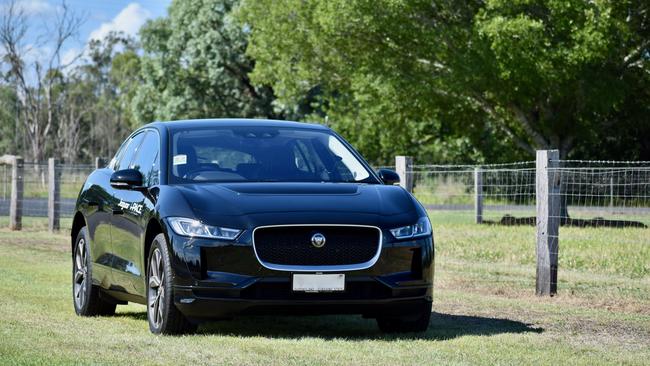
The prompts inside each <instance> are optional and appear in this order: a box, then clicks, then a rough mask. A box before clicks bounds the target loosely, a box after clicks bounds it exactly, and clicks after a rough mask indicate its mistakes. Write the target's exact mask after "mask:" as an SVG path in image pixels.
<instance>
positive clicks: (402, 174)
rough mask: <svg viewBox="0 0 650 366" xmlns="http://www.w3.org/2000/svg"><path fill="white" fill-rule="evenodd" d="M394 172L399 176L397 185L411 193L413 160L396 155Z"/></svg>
mask: <svg viewBox="0 0 650 366" xmlns="http://www.w3.org/2000/svg"><path fill="white" fill-rule="evenodd" d="M395 171H396V172H397V175H399V185H400V186H402V187H403V188H404V189H406V190H407V191H409V192H413V173H412V171H413V158H412V157H410V156H402V155H398V156H396V157H395Z"/></svg>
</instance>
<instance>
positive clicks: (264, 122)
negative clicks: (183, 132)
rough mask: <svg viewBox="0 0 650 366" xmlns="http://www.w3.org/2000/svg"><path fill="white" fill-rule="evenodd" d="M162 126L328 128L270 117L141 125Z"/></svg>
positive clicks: (190, 120)
mask: <svg viewBox="0 0 650 366" xmlns="http://www.w3.org/2000/svg"><path fill="white" fill-rule="evenodd" d="M157 126H159V127H164V128H168V129H172V130H173V129H177V128H183V129H186V128H201V127H239V126H255V127H292V128H306V129H316V130H327V129H328V128H327V127H326V126H323V125H319V124H316V123H303V122H291V121H281V120H272V119H253V118H215V119H188V120H178V121H166V122H152V123H149V124H148V125H146V126H143V127H157Z"/></svg>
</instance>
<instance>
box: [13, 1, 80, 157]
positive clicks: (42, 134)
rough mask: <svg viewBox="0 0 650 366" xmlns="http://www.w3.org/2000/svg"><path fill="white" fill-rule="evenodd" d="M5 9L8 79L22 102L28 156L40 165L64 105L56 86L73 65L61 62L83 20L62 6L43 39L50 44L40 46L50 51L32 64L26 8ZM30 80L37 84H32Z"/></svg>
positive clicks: (70, 62) (64, 5) (14, 4)
mask: <svg viewBox="0 0 650 366" xmlns="http://www.w3.org/2000/svg"><path fill="white" fill-rule="evenodd" d="M3 10H4V11H3V14H2V16H1V19H0V45H1V46H2V50H3V57H2V59H3V62H4V63H6V64H7V65H8V67H9V71H8V75H7V77H8V78H9V79H10V80H11V83H12V84H13V86H14V87H15V89H16V94H17V95H18V98H19V100H20V104H21V106H20V110H21V119H22V123H23V127H24V131H25V134H26V137H27V144H28V147H29V157H30V158H31V160H32V161H34V162H41V161H43V160H44V159H45V151H46V148H47V141H48V137H49V136H50V133H51V132H52V130H53V129H54V128H55V125H56V116H57V110H58V109H59V108H60V106H61V103H62V99H61V97H62V95H63V93H61V92H57V90H56V86H57V85H60V82H61V78H62V77H63V74H64V72H65V70H66V69H67V68H69V67H70V65H71V64H72V61H69V60H68V62H63V61H62V56H61V52H62V49H63V47H64V45H65V44H66V43H67V42H68V41H69V40H70V39H71V38H72V37H73V36H74V35H75V34H76V33H77V31H78V29H79V27H80V26H81V24H82V23H83V19H82V18H80V17H78V16H76V15H75V14H74V13H73V12H71V11H70V10H69V8H68V7H67V6H66V4H65V3H63V4H62V5H61V6H60V8H59V10H57V12H56V14H55V15H54V17H53V21H52V26H53V28H52V29H50V30H49V32H48V34H47V35H45V36H44V37H43V39H46V40H49V42H48V43H46V44H41V45H40V46H45V45H47V46H49V47H50V48H51V52H49V55H46V56H44V57H39V58H37V59H36V60H34V61H33V62H31V63H30V62H28V61H27V54H28V53H29V51H30V49H29V47H28V46H27V45H26V44H25V42H26V41H25V36H26V35H27V34H28V32H29V31H30V28H29V22H28V18H27V16H26V14H25V12H24V9H23V8H22V7H20V6H19V5H18V4H17V2H16V0H10V1H9V2H8V3H7V4H6V5H5V7H4V9H3ZM41 48H42V49H44V48H43V47H41ZM31 79H34V80H35V81H34V82H33V83H32V82H30V80H31Z"/></svg>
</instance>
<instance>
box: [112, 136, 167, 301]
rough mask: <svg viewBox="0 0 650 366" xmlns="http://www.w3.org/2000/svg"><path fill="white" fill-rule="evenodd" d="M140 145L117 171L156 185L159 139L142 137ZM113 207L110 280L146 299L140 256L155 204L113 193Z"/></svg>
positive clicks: (144, 195)
mask: <svg viewBox="0 0 650 366" xmlns="http://www.w3.org/2000/svg"><path fill="white" fill-rule="evenodd" d="M143 135H144V136H143V139H142V143H141V144H140V145H139V146H138V148H137V149H135V151H134V154H133V159H131V161H130V163H129V164H128V165H126V164H120V169H126V168H129V169H137V170H139V171H140V173H142V176H143V185H144V186H146V187H152V186H155V185H157V184H158V183H159V179H160V178H159V171H160V167H159V163H158V162H159V150H160V137H159V135H158V132H157V131H156V130H147V131H145V132H144V133H143ZM114 192H115V193H114V194H115V201H116V207H114V209H113V218H112V229H111V230H112V231H111V243H112V248H113V254H114V256H115V260H116V262H115V265H114V266H113V279H114V281H115V282H116V283H117V284H119V286H121V287H122V288H123V289H124V291H126V292H128V293H132V294H136V295H141V296H144V295H145V281H144V278H145V277H146V274H145V260H146V257H147V253H143V249H144V245H143V244H144V236H145V229H146V225H147V223H148V220H149V217H150V216H151V212H153V208H154V202H153V201H152V199H151V196H150V195H149V194H148V192H147V191H144V190H128V189H115V191H114Z"/></svg>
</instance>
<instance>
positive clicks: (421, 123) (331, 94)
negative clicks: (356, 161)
mask: <svg viewBox="0 0 650 366" xmlns="http://www.w3.org/2000/svg"><path fill="white" fill-rule="evenodd" d="M649 6H650V5H649V3H648V2H647V1H641V0H626V1H590V2H587V1H583V0H572V1H567V0H519V1H509V0H485V1H481V0H464V1H448V0H434V1H417V0H416V1H389V0H383V1H375V0H372V1H371V0H358V1H347V0H332V1H327V2H319V1H304V0H283V1H276V0H273V1H271V0H254V1H253V0H250V1H245V2H244V3H243V4H242V6H241V8H240V12H239V14H240V19H241V20H242V21H243V22H244V23H245V24H246V26H247V27H249V28H250V32H251V35H250V38H249V47H248V51H247V52H248V54H249V55H250V56H251V57H252V58H254V59H255V60H256V66H255V70H254V71H253V73H252V75H251V78H252V80H253V81H254V82H255V83H257V84H266V85H271V86H272V87H273V88H274V90H275V92H276V94H277V95H278V97H279V98H280V101H281V102H282V103H285V104H291V103H294V102H295V101H296V100H297V99H298V98H300V96H301V95H304V94H305V93H306V92H308V91H309V90H311V89H312V88H314V87H319V88H321V89H322V90H323V103H322V106H323V108H324V110H325V111H326V113H327V114H328V116H329V115H334V116H336V117H337V118H339V119H342V120H344V121H346V122H345V125H344V126H345V128H350V131H352V134H353V140H361V141H363V139H365V138H367V137H369V138H373V139H375V140H377V139H379V140H381V139H386V140H388V141H390V142H397V144H396V145H397V146H398V147H399V148H403V149H406V150H408V148H409V147H408V146H406V143H407V142H408V141H407V140H410V141H411V142H412V143H411V146H414V147H416V148H417V150H423V149H424V150H426V148H427V147H428V146H430V144H432V143H433V141H435V140H436V139H437V138H439V137H444V136H445V135H441V134H440V133H439V132H437V129H438V131H439V130H445V133H446V134H447V136H457V137H460V138H462V137H464V138H466V139H468V140H469V141H470V145H473V146H476V147H477V149H479V150H480V152H481V154H483V155H489V154H496V155H497V156H498V155H499V152H501V155H502V156H503V155H504V154H503V152H504V151H507V150H511V148H510V149H502V148H501V147H503V146H504V144H506V146H509V147H510V146H512V147H516V148H518V149H519V151H520V154H521V153H527V154H533V153H534V150H535V149H545V148H559V149H560V151H561V154H562V157H566V156H568V154H569V153H571V152H572V151H574V149H576V146H578V147H579V148H578V149H577V150H576V151H578V152H580V151H584V149H583V145H581V144H584V143H593V141H594V139H598V138H602V137H603V134H604V133H605V131H614V132H615V133H617V134H618V135H619V136H620V135H625V136H628V134H627V132H625V131H624V130H622V129H620V128H618V129H617V128H616V127H614V128H612V126H613V125H615V124H616V123H621V122H620V120H621V118H623V113H622V111H621V110H620V108H621V106H622V105H625V104H635V103H634V102H636V103H643V104H645V105H647V102H648V100H644V99H640V98H643V97H646V96H647V93H643V94H641V95H639V94H638V93H636V91H638V90H640V89H642V86H644V85H646V86H647V85H648V80H649V78H650V70H649V69H648V62H649V58H650V51H649V46H650V42H649V41H648V39H650V30H649V28H648V27H649V24H650V19H649V18H648V14H649V10H650V9H648V8H649ZM360 118H361V121H359V119H360ZM625 118H630V116H626V117H625ZM632 118H634V117H632ZM330 120H331V119H330ZM643 121H647V118H645V119H643ZM350 126H352V127H350ZM354 131H356V132H354ZM594 131H595V132H594ZM636 138H638V137H636ZM620 139H622V138H620ZM596 141H597V140H596ZM380 146H382V148H383V147H388V148H390V146H388V145H387V144H382V145H380ZM485 147H487V148H488V150H487V151H486V150H485V149H484V148H485ZM384 150H385V149H384ZM393 151H395V150H393ZM398 151H399V150H398ZM399 152H402V151H399ZM376 154H379V153H375V155H376ZM610 158H611V157H610Z"/></svg>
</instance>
